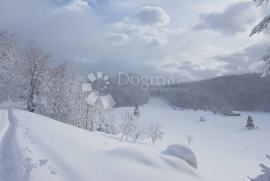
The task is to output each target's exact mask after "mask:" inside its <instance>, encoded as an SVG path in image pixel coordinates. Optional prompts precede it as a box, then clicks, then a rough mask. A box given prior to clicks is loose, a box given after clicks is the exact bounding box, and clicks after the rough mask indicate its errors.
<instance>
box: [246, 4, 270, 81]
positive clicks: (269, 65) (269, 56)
mask: <svg viewBox="0 0 270 181" xmlns="http://www.w3.org/2000/svg"><path fill="white" fill-rule="evenodd" d="M253 1H254V2H258V3H259V4H258V6H260V5H261V4H262V3H264V2H265V3H268V2H269V0H253ZM269 22H270V14H269V15H267V16H266V17H264V19H263V20H261V22H260V23H259V24H257V25H256V26H255V27H254V28H253V29H252V31H251V33H250V36H253V35H254V34H256V33H260V32H262V31H263V30H264V29H266V28H267V25H268V24H269ZM261 60H262V61H264V62H265V65H264V69H265V73H264V76H266V74H267V73H269V72H270V48H268V49H267V53H266V54H265V55H264V56H263V57H262V59H261Z"/></svg>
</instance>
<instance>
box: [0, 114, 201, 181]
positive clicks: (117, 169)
mask: <svg viewBox="0 0 270 181" xmlns="http://www.w3.org/2000/svg"><path fill="white" fill-rule="evenodd" d="M7 112H8V111H7V110H1V111H0V113H1V115H4V116H2V117H3V119H1V120H0V122H5V124H8V123H9V125H8V131H6V132H5V133H4V134H5V135H4V137H3V141H2V142H7V140H10V141H11V142H12V143H11V144H5V145H1V150H2V151H4V152H6V151H7V150H10V149H11V152H10V153H12V154H13V157H14V158H16V163H10V165H15V166H16V168H20V169H19V170H18V169H17V170H10V171H9V172H8V173H5V177H3V175H4V174H3V172H2V173H0V180H1V181H8V179H7V178H11V177H9V176H11V175H16V176H14V178H18V180H29V181H36V180H39V181H48V180H50V181H61V180H63V181H74V180H79V181H91V180H93V181H119V180H121V181H125V180H126V181H164V180H170V181H174V180H175V181H178V180H185V181H199V180H200V181H201V180H204V179H202V178H201V177H200V176H199V175H198V174H197V171H196V169H194V168H192V167H190V166H189V165H188V164H187V163H186V162H185V161H183V160H181V159H178V158H174V157H171V156H167V155H163V154H155V153H150V152H148V151H145V150H142V149H135V148H133V147H123V143H120V142H118V140H115V139H111V138H108V137H105V136H102V135H98V134H95V133H91V132H88V131H85V130H82V129H79V128H76V127H73V126H70V125H67V124H63V123H61V122H58V121H55V120H52V119H49V118H47V117H44V116H40V115H36V114H32V113H28V112H25V111H21V110H13V111H9V113H7ZM11 123H12V124H11ZM5 130H6V129H0V132H1V133H3V131H5ZM0 135H1V134H0ZM11 145H12V146H11ZM5 161H7V160H5ZM9 161H10V162H12V161H13V162H14V160H9ZM18 166H20V167H18ZM0 167H1V168H4V169H0V170H7V169H6V167H5V165H3V164H0ZM9 181H10V180H9ZM14 181H15V180H14Z"/></svg>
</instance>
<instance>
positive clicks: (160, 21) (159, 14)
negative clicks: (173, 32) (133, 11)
mask: <svg viewBox="0 0 270 181" xmlns="http://www.w3.org/2000/svg"><path fill="white" fill-rule="evenodd" d="M136 19H137V20H138V21H139V23H141V24H143V25H155V26H164V25H167V24H168V23H169V22H170V16H169V15H168V14H167V13H166V12H165V11H164V10H163V9H162V8H160V7H151V6H145V7H143V8H141V9H140V11H139V12H138V13H137V15H136Z"/></svg>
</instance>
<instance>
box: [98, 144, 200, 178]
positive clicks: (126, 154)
mask: <svg viewBox="0 0 270 181" xmlns="http://www.w3.org/2000/svg"><path fill="white" fill-rule="evenodd" d="M97 157H99V158H102V159H104V160H107V161H111V163H107V166H109V167H110V169H112V168H113V169H115V171H116V172H119V171H122V173H121V176H122V178H127V179H128V178H133V179H134V180H155V181H157V180H178V179H183V180H186V181H188V180H197V179H201V178H199V176H198V174H197V172H196V170H195V169H194V168H192V167H189V166H188V165H187V164H186V162H185V161H183V160H180V159H176V158H174V157H169V156H167V155H162V154H154V153H151V152H150V153H149V152H146V151H143V150H140V149H136V148H133V147H119V148H115V149H111V150H107V151H104V152H103V153H101V155H99V156H97ZM114 160H115V161H114ZM115 163H117V165H115ZM110 164H112V165H114V166H110ZM146 173H147V174H146ZM128 175H129V176H128ZM143 175H144V176H143Z"/></svg>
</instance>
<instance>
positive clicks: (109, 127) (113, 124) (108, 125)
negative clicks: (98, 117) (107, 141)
mask: <svg viewBox="0 0 270 181" xmlns="http://www.w3.org/2000/svg"><path fill="white" fill-rule="evenodd" d="M118 124H119V123H118V120H117V118H116V116H114V115H109V116H108V118H107V119H106V120H105V124H104V127H103V130H102V131H103V132H105V133H107V134H112V135H116V134H118V133H119V129H118V127H119V126H118Z"/></svg>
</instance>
